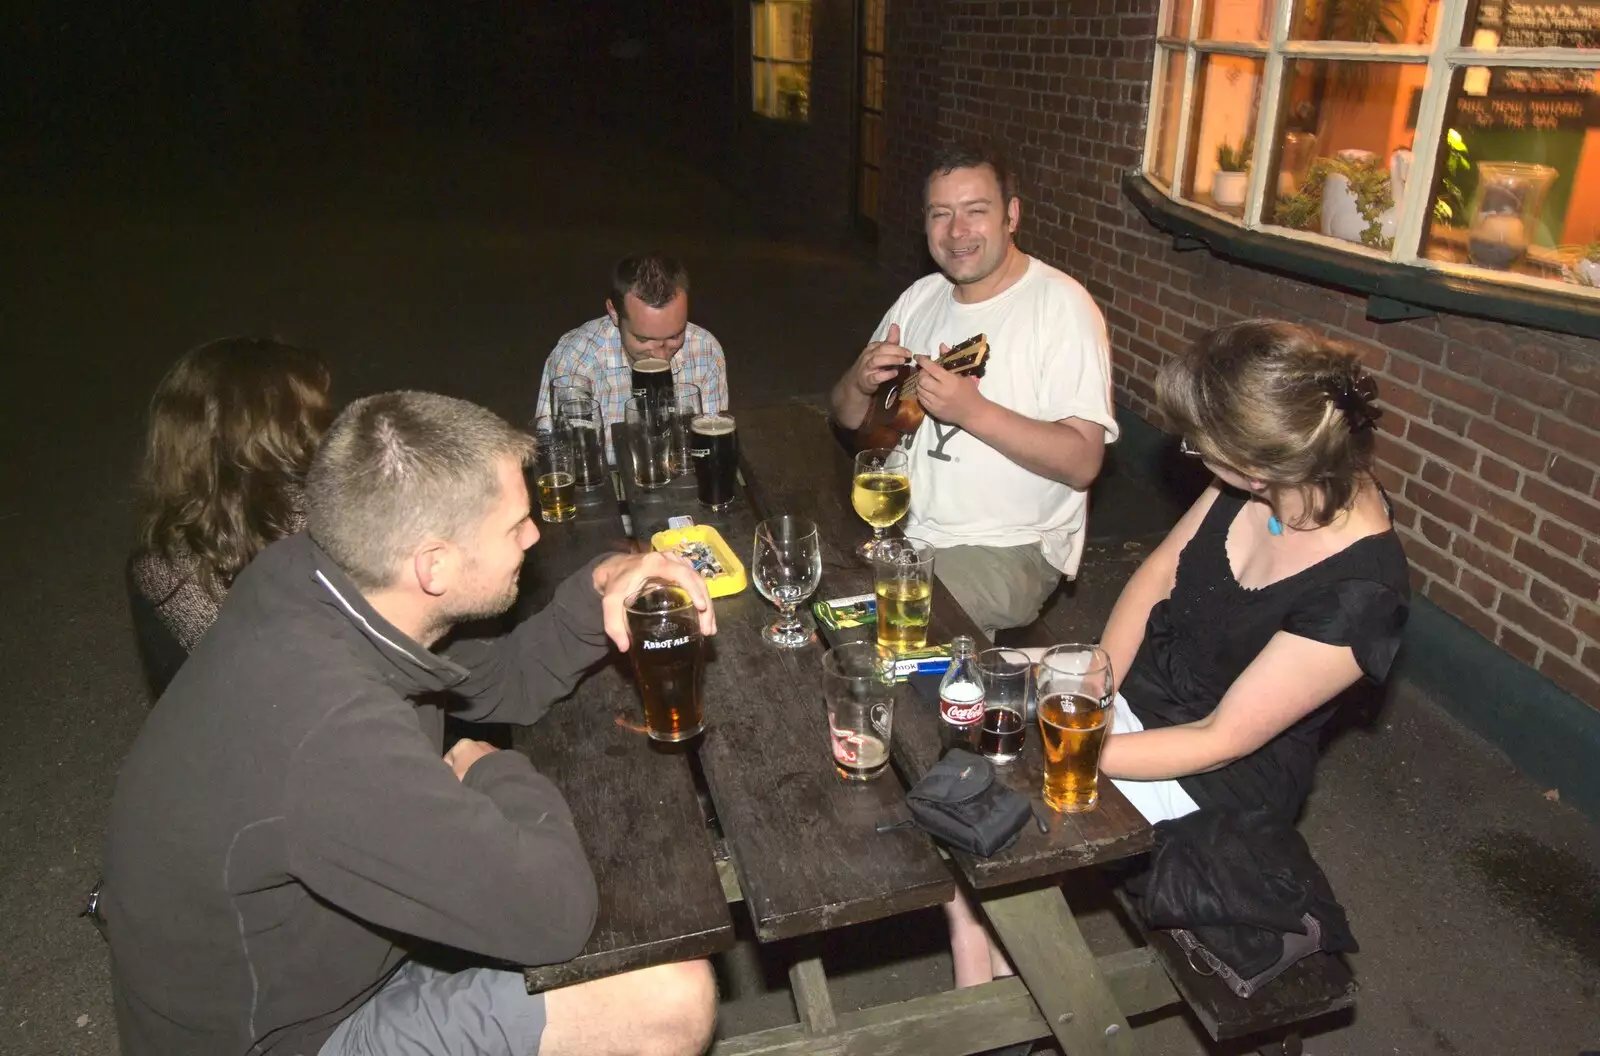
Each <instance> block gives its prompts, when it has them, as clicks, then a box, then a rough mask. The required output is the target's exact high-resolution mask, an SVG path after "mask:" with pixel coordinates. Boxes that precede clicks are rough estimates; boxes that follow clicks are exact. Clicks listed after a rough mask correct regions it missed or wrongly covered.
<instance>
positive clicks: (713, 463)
mask: <svg viewBox="0 0 1600 1056" xmlns="http://www.w3.org/2000/svg"><path fill="white" fill-rule="evenodd" d="M689 455H690V457H691V458H693V459H694V483H695V491H696V492H697V494H698V495H699V496H700V505H702V506H704V507H706V508H708V509H710V510H714V511H717V512H721V511H722V510H726V509H727V508H728V507H729V506H732V505H733V494H734V487H735V485H737V484H738V476H739V434H738V433H737V432H736V431H735V426H734V421H733V415H731V414H728V413H726V412H724V413H722V414H702V415H699V416H697V417H696V418H695V419H694V421H692V422H690V423H689Z"/></svg>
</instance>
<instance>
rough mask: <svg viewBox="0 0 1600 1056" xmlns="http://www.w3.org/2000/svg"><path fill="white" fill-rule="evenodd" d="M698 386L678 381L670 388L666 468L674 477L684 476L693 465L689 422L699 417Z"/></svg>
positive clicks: (700, 405)
mask: <svg viewBox="0 0 1600 1056" xmlns="http://www.w3.org/2000/svg"><path fill="white" fill-rule="evenodd" d="M701 407H702V404H701V402H700V386H698V385H691V384H689V383H688V382H686V381H685V382H679V383H678V384H676V385H674V386H673V388H672V403H671V411H672V450H671V452H670V453H669V454H668V456H667V468H668V469H669V470H670V471H671V472H672V476H673V478H674V479H676V478H678V477H681V476H684V475H685V474H687V473H688V472H689V471H690V470H691V469H693V468H694V467H693V466H692V465H691V464H690V460H689V423H691V422H693V421H694V420H695V419H696V418H698V417H700V410H701Z"/></svg>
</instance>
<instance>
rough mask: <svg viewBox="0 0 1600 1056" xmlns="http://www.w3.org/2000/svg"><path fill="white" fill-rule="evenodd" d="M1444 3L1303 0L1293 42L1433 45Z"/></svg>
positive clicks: (1297, 10) (1435, 0)
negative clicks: (1440, 11)
mask: <svg viewBox="0 0 1600 1056" xmlns="http://www.w3.org/2000/svg"><path fill="white" fill-rule="evenodd" d="M1441 7H1443V3H1442V0H1300V2H1299V3H1298V4H1297V5H1296V6H1295V16H1294V20H1293V22H1291V23H1290V27H1289V39H1291V40H1341V41H1352V42H1355V43H1358V44H1431V43H1433V35H1434V31H1435V29H1436V28H1437V27H1438V24H1439V10H1440V8H1441Z"/></svg>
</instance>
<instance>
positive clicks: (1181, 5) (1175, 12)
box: [1161, 0, 1194, 39]
mask: <svg viewBox="0 0 1600 1056" xmlns="http://www.w3.org/2000/svg"><path fill="white" fill-rule="evenodd" d="M1193 10H1194V0H1167V20H1166V22H1165V23H1163V24H1162V26H1161V35H1162V36H1163V37H1184V38H1185V39H1187V38H1188V36H1189V17H1190V13H1191V12H1192V11H1193Z"/></svg>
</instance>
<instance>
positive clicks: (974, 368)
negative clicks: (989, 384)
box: [856, 334, 989, 450]
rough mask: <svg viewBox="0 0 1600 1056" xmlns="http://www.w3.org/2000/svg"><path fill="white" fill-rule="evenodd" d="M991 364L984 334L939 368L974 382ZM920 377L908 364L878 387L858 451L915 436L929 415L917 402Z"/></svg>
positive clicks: (860, 430) (947, 355)
mask: <svg viewBox="0 0 1600 1056" xmlns="http://www.w3.org/2000/svg"><path fill="white" fill-rule="evenodd" d="M988 362H989V339H988V337H987V336H986V335H984V334H979V335H978V336H977V337H969V338H967V339H966V340H965V341H963V342H961V343H960V344H959V345H957V346H955V347H954V348H952V349H951V350H950V351H948V352H946V353H945V354H944V355H942V356H940V357H939V359H938V363H939V365H940V366H941V367H943V368H944V369H945V370H948V371H949V372H950V373H952V374H965V375H971V376H972V377H974V378H981V377H983V370H984V367H985V366H986V365H987V364H988ZM921 377H922V372H921V371H919V370H917V369H916V367H915V366H914V365H913V364H911V363H907V364H906V365H905V366H903V367H901V368H900V369H899V370H898V371H897V372H896V373H895V375H894V376H893V377H892V378H890V379H889V380H887V381H885V382H884V383H883V384H882V385H879V386H878V391H877V392H876V393H874V394H873V396H872V405H871V406H870V407H868V408H867V416H866V417H865V418H863V419H861V424H860V425H859V426H858V427H857V428H856V446H857V448H859V449H861V450H866V449H867V448H869V447H894V446H895V445H896V444H898V443H899V442H900V437H902V436H903V435H905V434H907V433H913V432H916V429H917V426H919V425H921V424H922V419H923V418H925V417H927V413H928V412H927V411H925V410H923V409H922V404H921V403H919V402H917V381H918V380H919V379H920V378H921Z"/></svg>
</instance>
